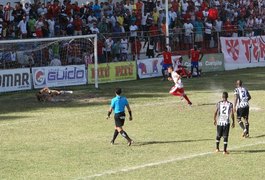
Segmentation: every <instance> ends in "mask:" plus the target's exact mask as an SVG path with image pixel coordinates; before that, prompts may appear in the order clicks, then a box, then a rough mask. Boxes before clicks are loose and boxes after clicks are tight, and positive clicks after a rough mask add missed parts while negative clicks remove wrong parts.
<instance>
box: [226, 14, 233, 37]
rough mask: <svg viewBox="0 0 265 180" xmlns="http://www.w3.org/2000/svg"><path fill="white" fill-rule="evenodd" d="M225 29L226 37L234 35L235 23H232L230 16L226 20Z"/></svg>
mask: <svg viewBox="0 0 265 180" xmlns="http://www.w3.org/2000/svg"><path fill="white" fill-rule="evenodd" d="M224 30H225V36H226V37H231V36H232V33H233V30H234V27H233V25H232V23H231V21H230V19H229V18H227V20H226V22H225V23H224Z"/></svg>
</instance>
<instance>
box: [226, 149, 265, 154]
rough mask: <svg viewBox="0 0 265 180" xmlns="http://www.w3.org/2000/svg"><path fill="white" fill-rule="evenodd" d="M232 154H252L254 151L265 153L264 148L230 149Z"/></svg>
mask: <svg viewBox="0 0 265 180" xmlns="http://www.w3.org/2000/svg"><path fill="white" fill-rule="evenodd" d="M230 152H231V153H233V154H246V153H250V154H252V153H253V154H254V153H265V149H257V150H231V151H230Z"/></svg>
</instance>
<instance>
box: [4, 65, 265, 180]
mask: <svg viewBox="0 0 265 180" xmlns="http://www.w3.org/2000/svg"><path fill="white" fill-rule="evenodd" d="M264 72H265V68H254V69H244V70H237V71H227V72H217V73H207V74H203V76H202V77H201V78H193V79H183V83H184V87H185V90H186V93H187V95H188V97H189V98H190V100H191V101H192V102H193V105H192V107H189V106H188V105H187V104H186V102H185V101H181V100H180V99H179V98H178V97H174V96H171V95H170V94H169V93H168V91H169V89H170V88H171V86H172V85H173V84H172V82H169V81H161V80H160V78H159V79H158V78H154V79H144V80H138V81H129V82H120V83H109V84H100V89H98V90H96V89H94V87H93V86H92V85H90V86H79V87H68V88H67V87H66V88H65V89H66V90H73V91H74V94H72V95H65V96H63V97H60V98H61V100H62V101H61V102H56V103H39V102H37V100H36V98H35V91H31V92H19V93H7V94H1V95H0V145H1V146H0V179H1V180H2V179H8V180H9V179H10V180H16V179H19V180H20V179H25V180H42V179H45V180H46V179H47V180H53V179H67V180H68V179H69V180H77V179H108V180H109V179H115V180H116V179H123V180H124V179H143V180H145V179H163V180H164V179H165V180H167V179H185V180H186V179H196V180H197V179H214V180H216V179H218V180H219V179H240V180H245V179H248V180H249V179H255V180H256V179H265V173H264V167H265V131H264V130H265V123H264V120H265V118H264V117H265V109H264V102H265V91H264V89H265V73H264ZM237 79H241V80H243V85H244V86H246V87H247V88H248V89H249V92H250V94H251V95H252V99H251V101H250V138H247V139H244V138H242V137H241V133H242V131H241V129H240V127H239V126H238V124H237V123H236V127H235V128H234V129H230V137H229V142H228V150H229V151H230V154H229V155H223V154H222V153H215V152H214V150H215V136H216V127H215V126H214V125H213V116H214V111H215V104H216V103H217V102H218V101H219V100H221V96H222V92H223V91H228V93H229V98H228V100H230V101H231V102H233V90H234V88H235V81H236V80H237ZM115 87H121V88H123V95H125V96H126V97H127V98H128V100H129V103H130V106H131V109H132V113H133V118H134V119H133V121H126V122H125V127H124V129H125V130H126V132H127V133H128V134H129V136H130V137H131V138H132V139H133V140H134V141H135V143H134V144H132V146H130V147H128V146H127V143H126V140H125V139H124V138H122V137H121V136H120V135H119V136H118V138H117V140H116V144H115V145H110V140H111V138H112V135H113V131H114V122H113V114H112V115H111V117H112V118H111V119H109V120H106V116H107V110H108V108H109V104H110V100H111V98H112V97H114V96H115V95H114V89H115ZM220 149H221V150H222V149H223V141H222V140H221V143H220Z"/></svg>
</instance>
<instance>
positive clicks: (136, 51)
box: [131, 37, 142, 60]
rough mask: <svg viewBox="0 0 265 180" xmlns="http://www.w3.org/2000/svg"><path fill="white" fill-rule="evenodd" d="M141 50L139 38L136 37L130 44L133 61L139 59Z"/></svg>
mask: <svg viewBox="0 0 265 180" xmlns="http://www.w3.org/2000/svg"><path fill="white" fill-rule="evenodd" d="M141 49H142V44H141V41H140V39H139V37H136V38H135V40H134V41H133V42H132V43H131V52H132V56H133V60H138V59H140V52H141ZM135 58H137V59H135Z"/></svg>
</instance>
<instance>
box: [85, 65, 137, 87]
mask: <svg viewBox="0 0 265 180" xmlns="http://www.w3.org/2000/svg"><path fill="white" fill-rule="evenodd" d="M87 79H88V84H93V83H94V82H95V68H94V64H90V65H88V78H87ZM136 79H137V72H136V64H135V61H131V62H112V63H102V64H98V82H99V83H107V82H117V81H128V80H136Z"/></svg>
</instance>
